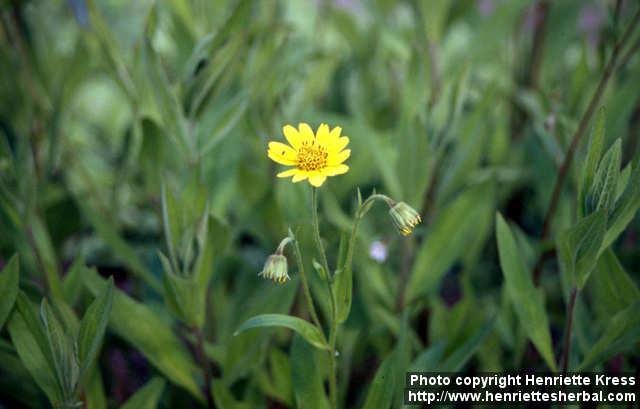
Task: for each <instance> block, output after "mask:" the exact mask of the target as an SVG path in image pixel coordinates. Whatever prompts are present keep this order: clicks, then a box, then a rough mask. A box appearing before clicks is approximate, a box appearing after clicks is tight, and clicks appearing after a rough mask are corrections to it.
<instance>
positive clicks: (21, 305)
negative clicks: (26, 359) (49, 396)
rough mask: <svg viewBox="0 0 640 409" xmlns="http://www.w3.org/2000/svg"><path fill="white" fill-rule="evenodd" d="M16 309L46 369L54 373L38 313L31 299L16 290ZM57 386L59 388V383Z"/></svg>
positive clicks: (47, 342)
mask: <svg viewBox="0 0 640 409" xmlns="http://www.w3.org/2000/svg"><path fill="white" fill-rule="evenodd" d="M16 309H17V311H18V312H19V313H20V315H21V317H22V321H23V322H24V325H25V326H26V327H27V328H28V330H29V332H30V333H31V336H32V339H33V342H35V344H36V345H37V346H38V349H39V350H40V355H42V357H43V358H44V360H45V362H46V363H47V367H48V369H49V370H50V371H51V374H55V368H56V365H55V363H54V361H53V355H52V354H51V349H50V348H49V341H48V339H47V336H46V334H45V332H44V328H43V326H42V323H41V322H40V319H39V318H38V314H37V313H36V312H35V310H34V308H33V306H32V305H31V301H29V299H28V298H27V296H26V295H25V294H24V293H23V292H22V291H20V292H18V296H17V298H16ZM14 344H15V343H14ZM15 345H17V344H15ZM27 368H28V367H27ZM54 379H57V378H54ZM58 386H59V387H60V388H61V385H58ZM59 392H60V394H61V393H62V391H61V389H59Z"/></svg>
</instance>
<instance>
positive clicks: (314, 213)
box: [311, 188, 338, 409]
mask: <svg viewBox="0 0 640 409" xmlns="http://www.w3.org/2000/svg"><path fill="white" fill-rule="evenodd" d="M311 218H312V221H313V238H314V240H315V243H316V247H317V249H318V253H320V258H321V261H322V266H323V267H324V269H325V273H326V274H327V279H326V280H325V282H326V283H327V292H328V294H329V299H330V301H331V320H330V322H331V327H330V330H329V354H330V356H329V400H330V401H331V407H332V408H334V409H337V408H338V398H337V381H336V333H337V332H338V320H337V317H336V300H335V297H334V295H333V287H332V286H331V279H332V278H333V275H332V274H331V271H330V270H329V263H328V262H327V254H326V252H325V250H324V246H323V245H322V239H321V238H320V224H319V223H318V192H317V190H316V188H311Z"/></svg>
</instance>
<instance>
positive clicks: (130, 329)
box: [85, 271, 203, 400]
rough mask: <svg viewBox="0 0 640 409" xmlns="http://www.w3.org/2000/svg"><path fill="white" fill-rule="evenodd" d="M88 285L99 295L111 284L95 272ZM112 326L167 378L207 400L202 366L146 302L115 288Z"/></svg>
mask: <svg viewBox="0 0 640 409" xmlns="http://www.w3.org/2000/svg"><path fill="white" fill-rule="evenodd" d="M85 285H86V286H87V287H88V288H89V290H90V291H91V292H92V293H93V294H94V295H96V296H97V295H98V294H100V293H101V292H102V291H103V290H104V286H106V285H107V283H106V282H105V280H103V279H102V278H101V277H100V276H98V275H97V273H96V272H95V271H92V272H91V274H87V275H86V276H85ZM109 328H110V330H111V331H113V332H114V333H116V334H117V335H118V336H119V337H121V338H122V339H124V340H125V341H127V342H129V343H130V344H131V345H133V346H134V347H135V348H137V349H138V350H139V351H140V352H141V353H142V354H143V355H144V356H145V357H146V358H147V359H148V360H149V362H150V363H151V364H152V365H154V366H155V367H156V368H158V370H159V371H160V372H162V373H163V374H164V375H165V376H166V377H167V379H169V380H170V381H171V382H173V383H174V384H176V385H178V386H181V387H183V388H184V389H186V390H187V391H189V392H190V393H191V394H192V395H193V396H195V397H197V398H198V399H201V400H203V396H202V392H201V391H200V388H199V386H198V382H197V379H198V374H199V371H198V368H197V366H196V364H195V362H194V361H193V358H192V357H191V355H190V354H189V352H188V351H187V350H186V348H185V346H184V343H183V342H182V341H181V340H180V339H179V338H178V337H177V336H176V334H175V333H174V332H173V331H172V329H171V327H170V326H169V325H168V324H167V323H166V321H165V320H163V319H162V318H160V317H158V316H157V315H156V314H155V313H154V312H153V310H151V309H150V308H149V307H147V306H146V305H144V304H142V303H139V302H137V301H134V300H133V299H131V298H130V297H129V296H127V295H126V294H124V293H123V292H122V291H119V290H117V289H116V290H114V294H113V304H112V307H111V315H110V317H109Z"/></svg>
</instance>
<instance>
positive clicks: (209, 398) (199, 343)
mask: <svg viewBox="0 0 640 409" xmlns="http://www.w3.org/2000/svg"><path fill="white" fill-rule="evenodd" d="M193 333H194V335H195V337H196V345H195V350H196V351H195V352H196V359H197V360H198V364H199V365H200V368H202V375H203V377H204V387H203V393H204V394H205V398H206V402H207V409H214V408H215V407H216V405H215V403H214V402H213V395H212V393H211V367H210V366H209V360H208V359H207V355H206V353H205V350H204V334H203V333H202V328H194V329H193Z"/></svg>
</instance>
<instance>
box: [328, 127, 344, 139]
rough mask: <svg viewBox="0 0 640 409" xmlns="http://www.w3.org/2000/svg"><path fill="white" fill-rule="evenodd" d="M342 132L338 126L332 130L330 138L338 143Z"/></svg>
mask: <svg viewBox="0 0 640 409" xmlns="http://www.w3.org/2000/svg"><path fill="white" fill-rule="evenodd" d="M341 132H342V128H341V127H339V126H336V127H335V128H333V129H332V130H331V132H330V133H329V138H330V139H331V140H333V141H337V140H338V138H340V133H341Z"/></svg>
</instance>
